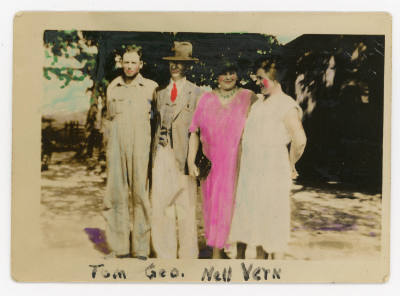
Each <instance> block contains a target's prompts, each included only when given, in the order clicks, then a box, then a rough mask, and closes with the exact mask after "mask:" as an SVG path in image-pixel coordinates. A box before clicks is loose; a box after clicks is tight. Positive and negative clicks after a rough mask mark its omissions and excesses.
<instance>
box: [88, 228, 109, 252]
mask: <svg viewBox="0 0 400 296" xmlns="http://www.w3.org/2000/svg"><path fill="white" fill-rule="evenodd" d="M84 230H85V232H86V234H87V235H88V237H89V240H90V241H91V242H92V243H94V245H95V249H96V250H99V251H100V252H102V253H104V254H109V253H110V252H111V250H110V249H109V247H108V245H107V241H106V236H105V233H104V230H101V229H99V228H85V229H84Z"/></svg>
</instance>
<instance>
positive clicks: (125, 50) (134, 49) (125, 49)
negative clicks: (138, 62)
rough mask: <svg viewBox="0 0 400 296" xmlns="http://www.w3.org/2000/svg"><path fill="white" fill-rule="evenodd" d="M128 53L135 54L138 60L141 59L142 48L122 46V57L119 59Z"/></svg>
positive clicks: (134, 45) (132, 45) (133, 45)
mask: <svg viewBox="0 0 400 296" xmlns="http://www.w3.org/2000/svg"><path fill="white" fill-rule="evenodd" d="M128 52H136V53H137V54H138V56H139V58H140V59H142V47H141V46H138V45H136V44H131V45H123V46H122V55H121V57H122V58H123V57H124V54H126V53H128Z"/></svg>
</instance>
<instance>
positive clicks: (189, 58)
mask: <svg viewBox="0 0 400 296" xmlns="http://www.w3.org/2000/svg"><path fill="white" fill-rule="evenodd" d="M162 59H163V60H164V61H181V62H195V61H199V59H198V58H192V57H163V58H162Z"/></svg>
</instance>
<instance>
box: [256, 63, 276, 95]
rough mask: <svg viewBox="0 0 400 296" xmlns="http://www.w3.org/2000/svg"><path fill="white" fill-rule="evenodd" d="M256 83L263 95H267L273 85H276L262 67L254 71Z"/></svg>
mask: <svg viewBox="0 0 400 296" xmlns="http://www.w3.org/2000/svg"><path fill="white" fill-rule="evenodd" d="M256 78H257V81H256V83H257V85H258V86H260V88H261V93H262V94H263V95H269V94H270V93H271V91H272V90H273V89H274V87H275V86H276V85H277V82H276V81H274V80H272V79H270V78H269V76H268V74H267V73H266V72H265V70H264V69H263V68H259V69H258V70H257V72H256Z"/></svg>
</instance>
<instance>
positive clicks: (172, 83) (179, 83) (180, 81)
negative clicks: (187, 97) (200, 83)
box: [168, 77, 186, 89]
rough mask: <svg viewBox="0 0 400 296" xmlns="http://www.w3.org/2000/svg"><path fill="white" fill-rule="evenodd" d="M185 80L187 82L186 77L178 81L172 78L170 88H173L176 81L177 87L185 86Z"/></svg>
mask: <svg viewBox="0 0 400 296" xmlns="http://www.w3.org/2000/svg"><path fill="white" fill-rule="evenodd" d="M185 82H186V77H183V78H182V79H179V80H178V81H176V82H175V81H173V80H172V79H171V80H170V81H169V85H168V88H169V89H172V86H173V85H174V83H175V84H176V87H177V88H178V89H181V88H182V87H183V85H184V84H185Z"/></svg>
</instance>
